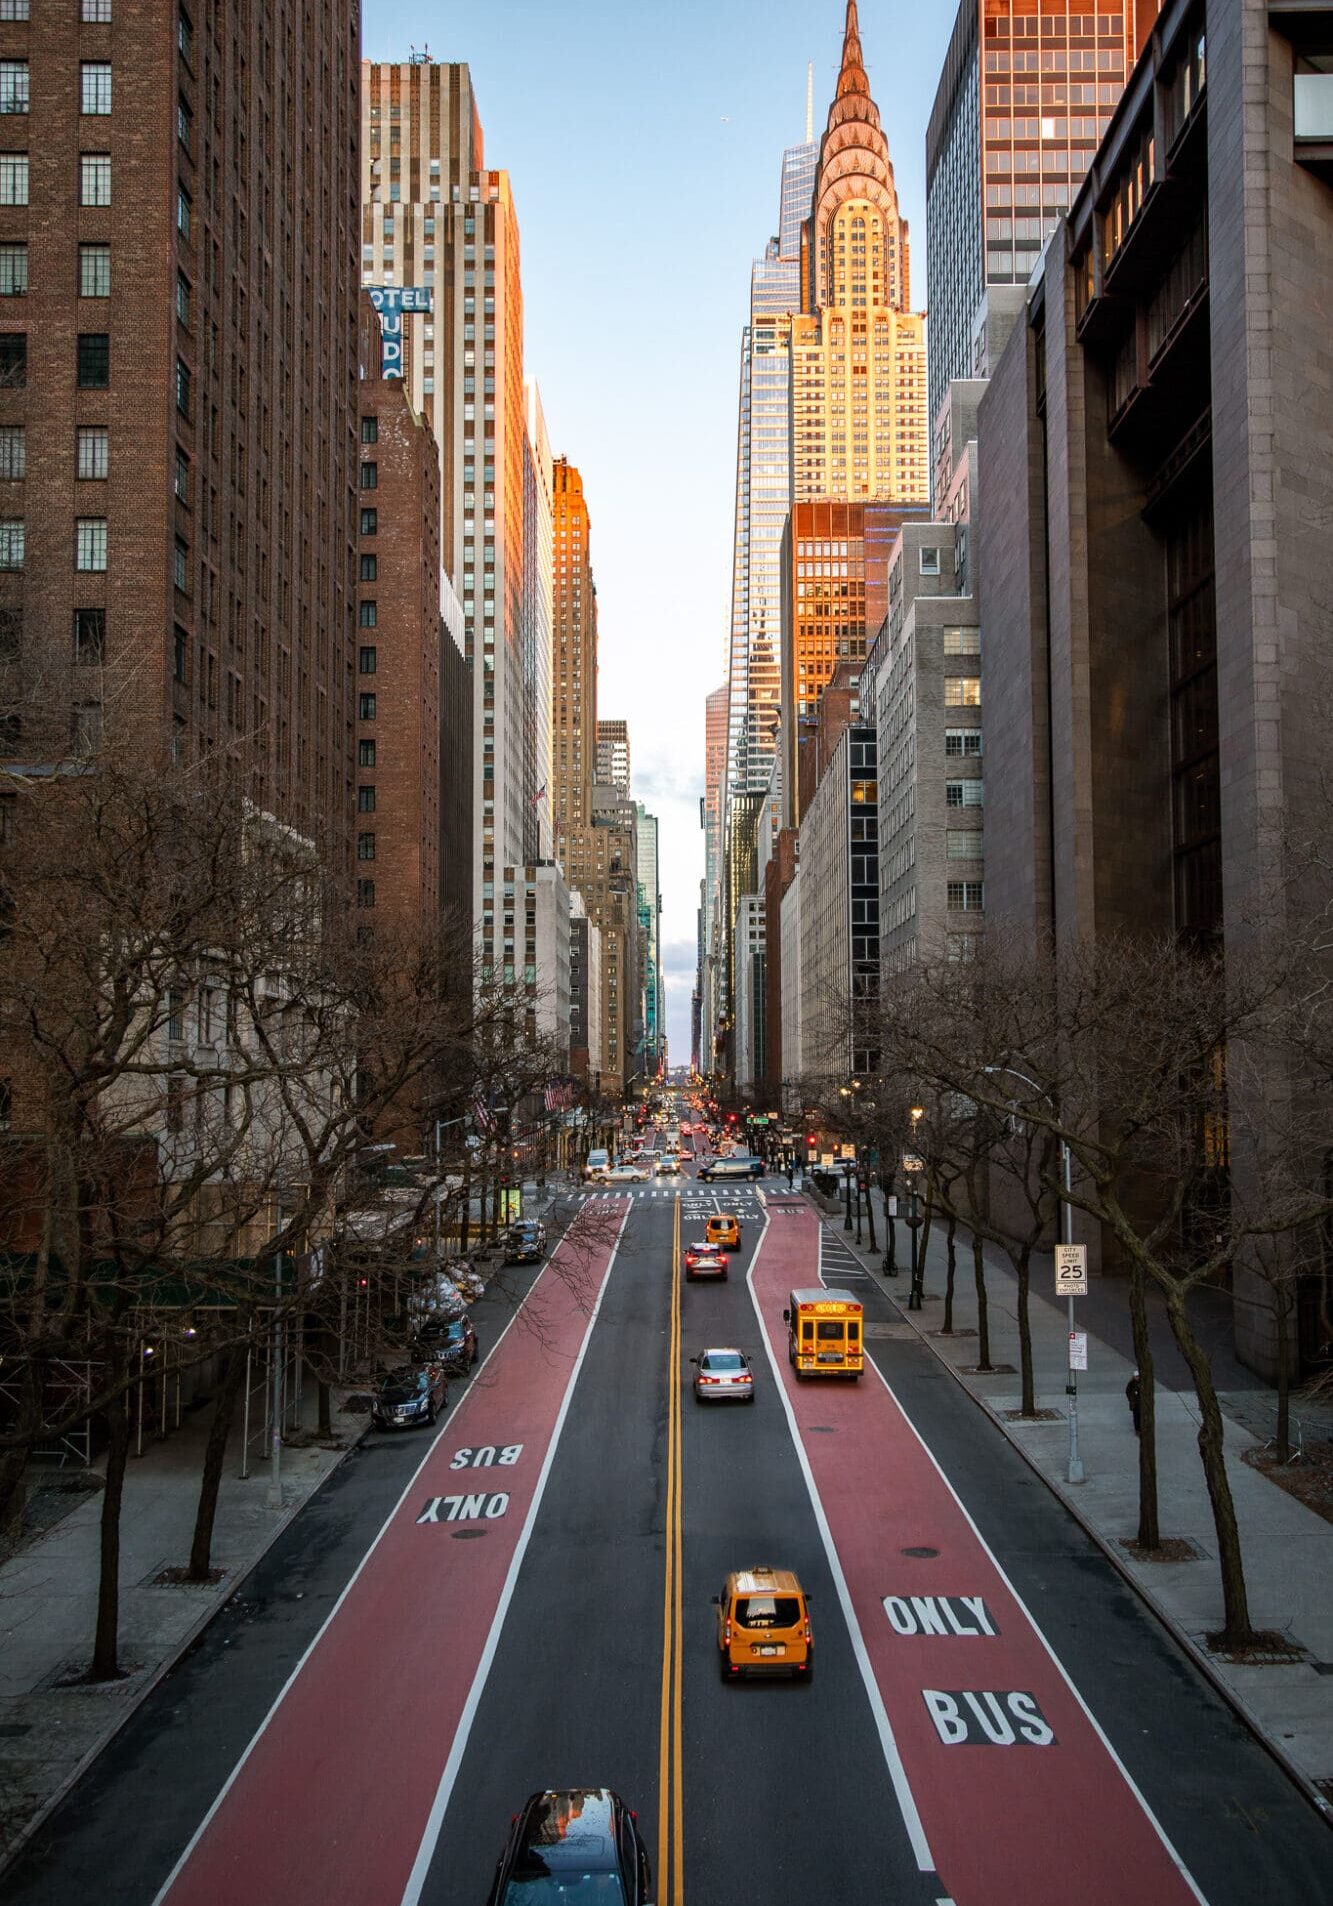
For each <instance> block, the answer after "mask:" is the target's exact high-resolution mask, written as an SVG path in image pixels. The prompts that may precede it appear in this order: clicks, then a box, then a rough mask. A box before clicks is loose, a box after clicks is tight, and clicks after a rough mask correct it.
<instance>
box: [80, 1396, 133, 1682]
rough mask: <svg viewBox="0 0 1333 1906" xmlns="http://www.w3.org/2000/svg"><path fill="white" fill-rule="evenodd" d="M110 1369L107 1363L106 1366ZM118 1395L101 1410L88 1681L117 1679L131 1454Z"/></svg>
mask: <svg viewBox="0 0 1333 1906" xmlns="http://www.w3.org/2000/svg"><path fill="white" fill-rule="evenodd" d="M108 1369H110V1366H108ZM132 1395H133V1392H132V1391H131V1392H130V1393H129V1394H128V1395H126V1396H118V1397H116V1399H115V1400H114V1402H112V1403H110V1404H109V1405H108V1406H107V1408H106V1410H105V1411H104V1412H103V1420H104V1421H105V1423H106V1427H107V1438H108V1441H107V1451H106V1487H105V1488H104V1489H103V1491H102V1529H101V1554H100V1558H99V1561H100V1567H99V1573H98V1581H97V1632H96V1634H95V1635H94V1637H93V1662H92V1667H91V1668H90V1669H89V1670H88V1679H89V1680H90V1681H118V1680H119V1679H120V1662H119V1658H118V1656H119V1647H118V1642H119V1635H120V1510H121V1504H122V1502H123V1500H124V1496H125V1465H126V1463H127V1461H128V1460H129V1453H130V1418H129V1409H130V1397H131V1396H132Z"/></svg>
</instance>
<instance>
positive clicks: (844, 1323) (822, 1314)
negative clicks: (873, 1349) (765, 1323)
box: [782, 1284, 863, 1383]
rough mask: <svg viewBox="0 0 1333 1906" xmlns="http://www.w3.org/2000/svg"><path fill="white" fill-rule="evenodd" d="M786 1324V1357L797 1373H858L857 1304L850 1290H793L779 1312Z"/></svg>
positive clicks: (820, 1374) (860, 1355)
mask: <svg viewBox="0 0 1333 1906" xmlns="http://www.w3.org/2000/svg"><path fill="white" fill-rule="evenodd" d="M782 1321H783V1322H784V1323H785V1324H786V1326H787V1357H788V1359H789V1361H790V1363H791V1366H792V1368H793V1369H794V1370H795V1372H796V1374H797V1376H798V1377H804V1376H811V1377H850V1378H851V1380H852V1382H853V1383H855V1381H856V1379H857V1378H858V1377H859V1376H860V1374H861V1367H862V1359H863V1351H862V1345H861V1305H860V1303H859V1301H858V1300H857V1299H856V1298H855V1297H853V1296H852V1293H851V1292H850V1291H837V1290H825V1289H824V1287H823V1285H822V1284H821V1285H819V1286H818V1287H817V1288H816V1289H814V1290H804V1291H793V1292H792V1293H791V1295H790V1297H788V1299H787V1308H786V1310H784V1311H783V1313H782Z"/></svg>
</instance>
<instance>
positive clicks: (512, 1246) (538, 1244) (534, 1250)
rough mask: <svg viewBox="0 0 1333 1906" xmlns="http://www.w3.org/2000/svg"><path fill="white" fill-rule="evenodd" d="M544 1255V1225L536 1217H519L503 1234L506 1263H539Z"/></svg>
mask: <svg viewBox="0 0 1333 1906" xmlns="http://www.w3.org/2000/svg"><path fill="white" fill-rule="evenodd" d="M545 1255H546V1226H545V1225H544V1224H541V1223H540V1222H539V1221H538V1220H537V1219H536V1218H520V1219H519V1221H518V1223H517V1224H511V1225H510V1227H509V1230H508V1232H507V1234H506V1236H505V1263H506V1264H540V1263H541V1261H542V1259H543V1257H544V1256H545Z"/></svg>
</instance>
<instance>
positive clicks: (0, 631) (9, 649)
mask: <svg viewBox="0 0 1333 1906" xmlns="http://www.w3.org/2000/svg"><path fill="white" fill-rule="evenodd" d="M22 654H23V610H22V608H8V609H0V662H17V661H18V660H19V658H20V657H21V656H22Z"/></svg>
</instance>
